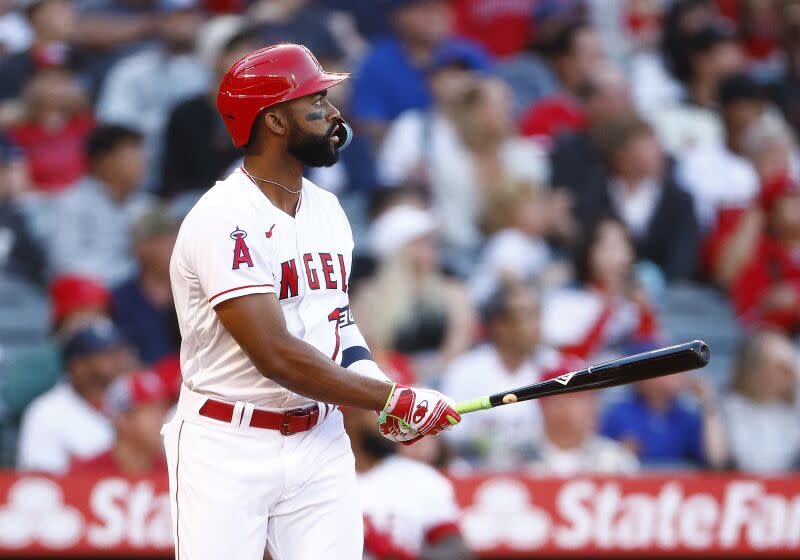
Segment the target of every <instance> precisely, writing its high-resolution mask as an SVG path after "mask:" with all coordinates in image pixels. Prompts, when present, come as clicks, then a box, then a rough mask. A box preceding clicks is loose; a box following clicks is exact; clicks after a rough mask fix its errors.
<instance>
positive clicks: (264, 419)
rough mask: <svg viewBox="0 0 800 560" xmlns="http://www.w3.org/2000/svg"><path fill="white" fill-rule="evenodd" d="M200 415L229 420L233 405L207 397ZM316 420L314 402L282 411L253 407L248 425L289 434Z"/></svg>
mask: <svg viewBox="0 0 800 560" xmlns="http://www.w3.org/2000/svg"><path fill="white" fill-rule="evenodd" d="M200 415H201V416H206V417H208V418H213V419H214V420H220V421H222V422H230V421H231V419H232V418H233V405H232V404H230V403H226V402H221V401H215V400H211V399H208V400H207V401H206V402H205V403H203V406H201V407H200ZM318 420H319V407H317V405H315V404H314V405H310V406H304V407H302V408H292V409H290V410H284V411H283V412H270V411H269V410H259V409H254V410H253V415H252V416H251V417H250V424H249V425H250V426H251V427H253V428H265V429H267V430H279V431H280V433H282V434H283V435H285V436H290V435H292V434H297V433H299V432H307V431H308V430H310V429H311V428H313V427H314V426H316V425H317V421H318Z"/></svg>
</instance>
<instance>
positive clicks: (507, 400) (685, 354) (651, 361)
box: [455, 340, 711, 414]
mask: <svg viewBox="0 0 800 560" xmlns="http://www.w3.org/2000/svg"><path fill="white" fill-rule="evenodd" d="M710 359H711V352H710V351H709V349H708V344H706V343H705V342H703V341H702V340H693V341H691V342H684V343H683V344H678V345H676V346H668V347H666V348H659V349H658V350H652V351H650V352H643V353H642V354H635V355H633V356H626V357H625V358H619V359H617V360H611V361H610V362H604V363H602V364H597V365H594V366H589V367H587V368H584V369H580V370H578V371H571V372H569V373H565V374H564V375H559V376H558V377H555V378H553V379H548V380H547V381H541V382H539V383H534V384H533V385H527V386H525V387H518V388H517V389H511V390H509V391H503V392H502V393H495V394H494V395H488V396H485V397H479V398H477V399H471V400H468V401H463V402H460V403H457V404H456V407H455V409H456V411H457V412H458V413H459V414H466V413H468V412H475V411H476V410H486V409H488V408H494V407H496V406H502V405H504V404H512V403H515V402H520V401H529V400H531V399H538V398H541V397H547V396H549V395H560V394H563V393H574V392H575V391H588V390H590V389H603V388H605V387H615V386H617V385H624V384H625V383H633V382H634V381H641V380H643V379H651V378H653V377H661V376H663V375H672V374H673V373H680V372H682V371H688V370H691V369H698V368H701V367H703V366H705V365H706V364H707V363H708V361H709V360H710Z"/></svg>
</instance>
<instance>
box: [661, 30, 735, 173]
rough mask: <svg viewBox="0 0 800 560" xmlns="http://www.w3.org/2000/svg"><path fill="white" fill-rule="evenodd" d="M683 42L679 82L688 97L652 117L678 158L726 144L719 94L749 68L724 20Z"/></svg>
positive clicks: (694, 33)
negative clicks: (697, 148) (730, 79)
mask: <svg viewBox="0 0 800 560" xmlns="http://www.w3.org/2000/svg"><path fill="white" fill-rule="evenodd" d="M680 40H682V41H684V42H685V46H683V47H681V54H680V55H679V56H680V57H681V58H682V59H683V62H682V63H680V64H681V65H685V67H683V68H681V69H680V70H678V78H679V79H680V80H681V81H682V82H683V86H684V90H685V93H684V95H683V97H682V98H681V100H680V101H679V102H677V103H674V104H672V105H669V106H667V107H662V108H660V109H659V110H657V111H653V112H652V113H651V114H650V115H649V116H648V118H649V119H650V122H651V124H652V125H653V128H654V129H655V131H656V134H657V135H658V138H659V140H660V141H661V143H662V145H663V146H664V149H665V150H666V151H667V153H669V154H670V155H671V156H673V157H676V158H678V157H681V156H682V155H684V154H685V153H687V151H688V150H691V149H692V148H694V147H695V146H701V145H704V144H717V145H719V144H721V143H722V142H723V126H722V122H721V121H720V118H719V114H718V112H717V110H716V109H717V92H718V90H719V87H720V84H721V83H722V81H723V80H724V79H725V78H727V77H729V76H731V75H733V74H735V73H737V72H740V71H742V70H743V69H744V64H745V58H744V53H743V51H742V48H741V44H740V42H739V40H738V38H737V36H736V34H735V32H734V30H733V29H731V27H730V25H729V24H727V23H725V22H723V21H721V20H717V21H715V22H713V23H709V24H708V25H705V26H704V27H701V28H700V29H697V30H696V31H693V32H691V33H689V34H687V35H686V36H684V37H683V38H682V39H680ZM676 68H677V67H676Z"/></svg>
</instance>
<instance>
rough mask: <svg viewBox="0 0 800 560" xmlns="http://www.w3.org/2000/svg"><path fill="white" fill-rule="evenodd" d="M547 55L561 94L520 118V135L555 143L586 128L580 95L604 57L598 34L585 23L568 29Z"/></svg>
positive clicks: (538, 102) (552, 44) (556, 39)
mask: <svg viewBox="0 0 800 560" xmlns="http://www.w3.org/2000/svg"><path fill="white" fill-rule="evenodd" d="M546 54H547V56H548V58H549V59H550V62H551V66H552V67H553V69H554V70H555V73H556V75H557V76H558V80H559V82H560V83H561V91H559V92H558V93H556V94H555V95H551V96H548V97H544V98H542V99H540V100H539V101H537V102H535V103H534V104H533V105H531V106H530V107H529V108H528V109H527V111H525V112H524V113H523V115H522V117H521V121H520V131H521V132H522V134H523V135H525V136H538V137H544V138H545V139H551V140H552V139H555V138H556V137H557V136H558V134H560V133H561V132H565V131H571V130H580V129H582V128H583V127H584V126H586V115H585V113H584V110H583V107H582V104H581V102H580V100H579V95H580V93H581V92H582V90H583V88H584V87H585V86H586V83H587V81H588V79H589V74H590V72H592V70H593V69H594V68H595V67H596V66H597V64H598V63H599V62H600V61H602V60H603V58H604V54H603V51H602V47H601V45H600V37H599V36H598V34H597V31H595V30H594V29H593V28H592V27H591V26H590V25H588V24H586V23H575V24H572V25H570V26H568V27H566V28H565V29H564V30H563V31H561V32H560V33H559V34H558V35H556V37H555V38H554V39H553V41H552V42H551V43H550V44H549V45H548V46H547V49H546Z"/></svg>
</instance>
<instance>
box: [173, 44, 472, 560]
mask: <svg viewBox="0 0 800 560" xmlns="http://www.w3.org/2000/svg"><path fill="white" fill-rule="evenodd" d="M347 77H348V74H333V73H329V72H325V71H324V70H323V69H322V67H321V66H320V64H319V62H318V61H317V60H316V58H315V57H314V55H312V54H311V52H310V51H309V50H308V49H306V48H305V47H303V46H300V45H291V44H282V45H276V46H271V47H267V48H264V49H261V50H258V51H255V52H253V53H250V54H248V55H247V56H245V57H243V58H242V59H240V60H239V61H237V62H236V63H235V64H234V65H233V66H232V67H231V68H230V69H229V70H228V72H227V73H226V74H225V76H224V77H223V79H222V81H221V83H220V86H219V93H218V97H217V107H218V109H219V111H220V114H221V115H222V119H223V120H224V122H225V124H226V126H227V128H228V131H229V132H230V134H231V136H232V138H233V143H234V145H235V146H237V147H241V148H243V150H244V163H243V165H242V166H241V167H239V168H238V169H237V170H235V171H234V172H233V173H231V174H230V175H229V176H228V177H227V178H226V179H224V180H223V181H219V182H217V183H216V184H215V185H214V186H213V187H212V188H211V189H210V190H209V191H208V192H207V193H206V194H205V195H204V196H203V197H202V198H201V199H200V200H199V201H198V203H197V204H196V205H195V207H194V208H193V209H192V210H191V211H190V212H189V214H188V215H187V217H186V219H185V220H184V222H183V224H182V226H181V229H180V232H179V234H178V238H177V241H176V244H175V249H174V252H173V255H172V261H171V264H170V276H171V281H172V291H173V296H174V300H175V307H176V309H177V314H178V320H179V325H180V330H181V335H182V338H183V341H182V346H181V370H182V374H183V385H182V388H181V395H180V400H179V402H178V406H177V413H176V415H175V418H174V419H173V420H172V421H170V422H169V423H168V424H167V425H165V426H164V429H163V430H162V432H163V435H164V445H165V448H166V452H167V462H168V467H169V478H170V498H171V502H172V518H173V525H174V537H175V550H176V557H177V558H178V560H212V559H213V560H220V559H227V558H236V559H253V560H255V559H257V558H261V557H262V555H263V552H264V543H265V542H266V543H267V548H268V550H269V553H270V554H271V555H272V557H273V558H274V559H275V560H308V559H310V558H335V559H337V560H355V559H360V558H361V550H362V539H363V534H362V533H363V529H362V521H361V512H360V511H359V505H358V490H357V486H356V479H355V471H354V467H353V463H354V460H353V455H352V452H351V450H350V443H349V440H348V438H347V435H346V433H345V431H344V428H343V426H342V416H341V413H340V412H339V410H338V409H337V405H345V406H348V407H354V408H363V409H369V410H374V411H376V412H379V415H378V417H377V418H378V428H379V429H380V432H381V433H382V434H383V435H384V436H386V437H387V438H389V439H390V440H393V441H397V442H403V443H405V444H410V443H413V442H414V441H416V440H418V439H419V438H421V437H424V436H425V435H433V434H436V433H438V432H440V431H441V430H443V429H445V428H447V427H449V426H451V425H453V424H456V423H458V422H459V421H460V416H459V415H458V413H456V412H455V410H454V409H453V404H454V403H453V401H452V400H451V399H449V398H447V397H445V396H444V395H442V394H441V393H438V392H436V391H432V390H427V389H417V388H412V387H406V386H403V385H400V384H396V383H395V384H393V383H391V382H390V381H389V380H388V378H387V377H386V376H385V375H384V374H383V373H382V372H381V371H380V369H379V368H378V366H377V365H376V364H375V362H374V361H373V360H372V357H371V355H370V352H369V349H368V347H367V345H366V343H365V342H364V338H363V336H362V335H361V333H360V332H359V330H358V327H357V326H356V323H355V321H354V320H353V316H352V314H351V313H350V309H349V304H348V283H349V274H350V266H351V252H352V249H353V239H352V233H351V230H350V226H349V223H348V221H347V217H346V216H345V214H344V212H343V211H342V208H341V207H340V206H339V203H338V201H337V199H336V197H335V196H333V195H332V194H330V193H328V192H326V191H324V190H322V189H320V188H319V187H317V186H316V185H314V184H313V183H312V182H310V181H308V180H307V179H305V178H303V167H304V166H329V165H332V164H334V163H335V162H336V160H337V159H338V150H340V149H341V148H342V147H344V146H346V145H347V143H348V141H349V139H350V136H351V134H352V132H351V131H350V128H349V126H347V124H346V123H345V122H344V121H343V120H342V119H341V116H340V115H339V111H338V110H337V109H336V108H335V107H334V106H333V105H331V103H330V101H329V100H328V99H327V98H326V93H327V89H328V88H330V87H333V86H335V85H336V84H338V83H340V82H341V81H343V80H345V79H346V78H347Z"/></svg>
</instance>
